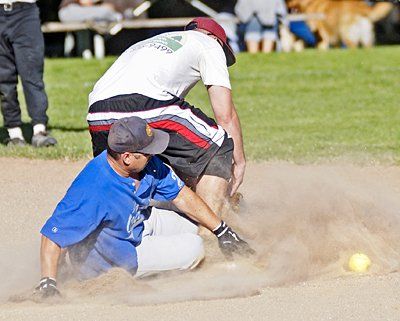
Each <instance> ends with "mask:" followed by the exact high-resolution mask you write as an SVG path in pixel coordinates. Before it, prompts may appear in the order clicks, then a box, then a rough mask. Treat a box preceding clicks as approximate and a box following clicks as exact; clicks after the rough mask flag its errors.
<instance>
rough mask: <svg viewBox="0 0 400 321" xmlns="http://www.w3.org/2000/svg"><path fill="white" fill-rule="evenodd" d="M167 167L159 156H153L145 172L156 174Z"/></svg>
mask: <svg viewBox="0 0 400 321" xmlns="http://www.w3.org/2000/svg"><path fill="white" fill-rule="evenodd" d="M165 167H166V165H165V164H164V162H163V161H162V160H161V159H160V158H159V157H158V156H153V157H152V158H151V159H150V161H149V162H148V163H147V165H146V168H145V173H146V174H150V175H154V176H156V175H157V173H160V172H161V171H163V170H164V171H165V169H166V168H165Z"/></svg>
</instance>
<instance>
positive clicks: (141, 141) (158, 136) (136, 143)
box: [108, 116, 169, 155]
mask: <svg viewBox="0 0 400 321" xmlns="http://www.w3.org/2000/svg"><path fill="white" fill-rule="evenodd" d="M168 143H169V135H168V133H166V132H163V131H162V130H158V129H153V128H151V127H150V126H149V124H148V123H147V122H146V121H145V120H143V119H142V118H139V117H136V116H132V117H127V118H121V119H119V120H117V121H116V122H115V123H114V124H113V125H112V126H111V128H110V132H109V134H108V146H109V147H110V149H112V150H113V151H114V152H117V153H120V154H122V153H125V152H129V153H142V154H150V155H157V154H161V153H162V152H163V151H164V150H165V149H166V148H167V146H168Z"/></svg>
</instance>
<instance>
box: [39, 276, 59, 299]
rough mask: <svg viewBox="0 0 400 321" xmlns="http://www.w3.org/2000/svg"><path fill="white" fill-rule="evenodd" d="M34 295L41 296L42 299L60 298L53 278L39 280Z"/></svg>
mask: <svg viewBox="0 0 400 321" xmlns="http://www.w3.org/2000/svg"><path fill="white" fill-rule="evenodd" d="M34 293H35V294H39V295H41V297H42V298H44V299H45V298H49V297H55V296H60V291H58V289H57V281H56V280H55V279H53V278H49V277H44V278H42V279H41V280H40V282H39V284H38V286H37V287H36V288H35V292H34Z"/></svg>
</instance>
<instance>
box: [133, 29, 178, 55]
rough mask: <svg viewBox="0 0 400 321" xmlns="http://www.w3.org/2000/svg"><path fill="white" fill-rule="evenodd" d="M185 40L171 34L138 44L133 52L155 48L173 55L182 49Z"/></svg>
mask: <svg viewBox="0 0 400 321" xmlns="http://www.w3.org/2000/svg"><path fill="white" fill-rule="evenodd" d="M184 42H185V39H184V37H183V36H173V35H170V34H162V35H158V36H155V37H153V38H150V39H148V40H145V41H144V42H142V43H140V44H138V46H133V47H132V50H137V49H140V48H143V47H148V48H154V49H157V50H159V51H162V52H164V53H166V54H172V53H174V52H175V51H177V50H179V49H180V48H182V46H183V44H184Z"/></svg>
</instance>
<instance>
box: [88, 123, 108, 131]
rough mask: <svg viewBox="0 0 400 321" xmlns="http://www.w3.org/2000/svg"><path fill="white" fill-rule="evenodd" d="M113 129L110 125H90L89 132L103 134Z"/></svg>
mask: <svg viewBox="0 0 400 321" xmlns="http://www.w3.org/2000/svg"><path fill="white" fill-rule="evenodd" d="M110 128H111V124H110V125H89V130H90V131H91V132H101V131H109V130H110Z"/></svg>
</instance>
